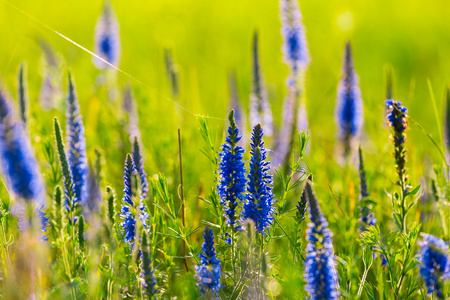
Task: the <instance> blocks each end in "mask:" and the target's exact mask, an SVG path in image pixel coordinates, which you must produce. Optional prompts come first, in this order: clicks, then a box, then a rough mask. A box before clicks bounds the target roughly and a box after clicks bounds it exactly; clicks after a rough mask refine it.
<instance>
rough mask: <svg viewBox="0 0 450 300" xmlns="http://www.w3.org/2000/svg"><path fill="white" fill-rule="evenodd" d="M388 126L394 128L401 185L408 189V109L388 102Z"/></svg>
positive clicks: (393, 138) (400, 104) (395, 153)
mask: <svg viewBox="0 0 450 300" xmlns="http://www.w3.org/2000/svg"><path fill="white" fill-rule="evenodd" d="M386 106H387V119H388V124H389V126H390V127H392V130H393V133H392V134H391V139H392V142H393V144H394V157H395V164H396V167H397V174H398V178H399V182H398V183H399V184H400V185H401V186H402V188H406V182H407V181H408V175H407V174H406V172H407V168H406V130H407V129H408V121H407V117H408V115H407V114H408V109H407V108H406V107H404V106H402V103H401V102H399V101H396V100H390V99H389V100H386Z"/></svg>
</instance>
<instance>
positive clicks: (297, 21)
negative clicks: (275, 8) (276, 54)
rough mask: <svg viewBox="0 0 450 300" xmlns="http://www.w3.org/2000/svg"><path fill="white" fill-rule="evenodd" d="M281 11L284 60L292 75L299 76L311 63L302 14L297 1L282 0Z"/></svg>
mask: <svg viewBox="0 0 450 300" xmlns="http://www.w3.org/2000/svg"><path fill="white" fill-rule="evenodd" d="M280 9H281V13H280V17H281V24H282V27H281V34H282V36H283V54H284V57H283V60H284V62H285V63H287V64H288V65H289V66H290V68H291V70H292V73H293V74H297V72H298V71H299V70H300V69H302V68H306V67H307V65H308V64H309V62H310V57H309V53H308V45H307V43H306V36H305V28H304V26H303V24H302V14H301V13H300V9H299V7H298V2H297V0H281V2H280Z"/></svg>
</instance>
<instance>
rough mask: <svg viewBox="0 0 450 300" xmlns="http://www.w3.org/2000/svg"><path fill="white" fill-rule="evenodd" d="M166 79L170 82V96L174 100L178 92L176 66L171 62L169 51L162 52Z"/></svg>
mask: <svg viewBox="0 0 450 300" xmlns="http://www.w3.org/2000/svg"><path fill="white" fill-rule="evenodd" d="M164 58H165V66H166V75H167V79H168V80H169V82H170V87H171V92H172V96H173V97H174V98H175V99H176V98H178V94H179V91H180V87H179V78H178V77H179V75H178V69H177V65H176V64H175V63H174V61H173V57H172V53H171V51H170V49H167V48H166V49H165V50H164Z"/></svg>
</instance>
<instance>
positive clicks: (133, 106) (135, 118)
mask: <svg viewBox="0 0 450 300" xmlns="http://www.w3.org/2000/svg"><path fill="white" fill-rule="evenodd" d="M123 108H124V110H125V112H126V113H127V115H128V134H129V135H130V140H131V142H133V141H134V138H135V137H138V138H139V139H140V138H141V131H140V130H139V115H138V111H137V103H136V99H135V98H134V95H133V90H132V88H131V86H130V85H127V86H126V87H125V89H124V94H123Z"/></svg>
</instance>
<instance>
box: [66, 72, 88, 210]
mask: <svg viewBox="0 0 450 300" xmlns="http://www.w3.org/2000/svg"><path fill="white" fill-rule="evenodd" d="M66 130H67V132H66V134H67V137H66V139H67V158H68V160H69V166H70V170H71V172H72V178H73V183H74V188H75V195H76V197H77V199H78V200H79V201H80V202H81V203H82V204H83V206H84V207H87V205H86V201H87V196H88V195H87V193H88V165H87V158H86V138H85V136H84V125H83V120H82V117H81V113H80V105H79V104H78V98H77V94H76V90H75V84H74V81H73V79H72V76H71V74H70V73H69V88H68V96H67V129H66Z"/></svg>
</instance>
